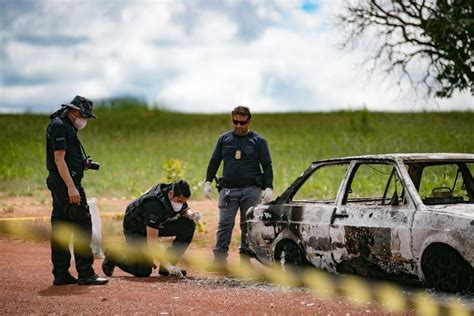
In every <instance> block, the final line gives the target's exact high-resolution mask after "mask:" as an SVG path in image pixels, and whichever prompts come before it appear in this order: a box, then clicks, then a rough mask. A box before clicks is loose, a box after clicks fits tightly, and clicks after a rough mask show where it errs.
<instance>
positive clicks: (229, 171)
mask: <svg viewBox="0 0 474 316" xmlns="http://www.w3.org/2000/svg"><path fill="white" fill-rule="evenodd" d="M251 119H252V115H251V113H250V110H249V108H248V107H246V106H237V107H236V108H234V110H233V111H232V123H233V125H234V128H233V130H231V131H228V132H226V133H224V134H222V135H221V136H220V137H219V139H218V141H217V144H216V146H215V148H214V152H213V153H212V156H211V159H210V161H209V165H208V167H207V174H206V182H205V183H204V195H205V196H206V197H207V198H209V199H210V196H211V182H212V180H213V179H214V178H215V175H216V172H217V170H218V169H219V166H220V164H221V161H224V167H223V178H222V184H221V188H222V189H221V190H220V192H219V200H218V206H219V223H218V228H217V233H216V246H215V247H214V260H215V265H214V266H215V268H216V269H218V270H221V269H225V266H226V264H227V256H228V251H229V244H230V241H231V237H232V230H233V228H234V225H235V216H236V215H237V210H238V209H239V208H240V230H241V238H240V249H239V252H240V259H241V262H242V261H248V260H249V255H250V253H249V249H248V243H247V226H246V221H245V213H246V212H247V210H248V209H249V208H250V207H251V206H254V205H256V204H258V203H260V201H261V200H262V201H263V202H269V201H270V200H271V199H272V188H273V169H272V159H271V156H270V151H269V149H268V145H267V141H266V140H265V139H264V138H263V137H262V136H260V135H259V134H257V133H255V132H253V131H250V129H249V128H250V124H251ZM262 190H263V196H262Z"/></svg>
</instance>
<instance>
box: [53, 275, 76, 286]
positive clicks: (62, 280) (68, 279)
mask: <svg viewBox="0 0 474 316" xmlns="http://www.w3.org/2000/svg"><path fill="white" fill-rule="evenodd" d="M68 284H77V279H76V278H75V277H73V276H72V275H71V274H70V273H69V272H68V273H67V274H65V275H62V276H57V277H54V281H53V285H68Z"/></svg>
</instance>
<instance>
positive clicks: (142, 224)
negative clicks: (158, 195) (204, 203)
mask: <svg viewBox="0 0 474 316" xmlns="http://www.w3.org/2000/svg"><path fill="white" fill-rule="evenodd" d="M169 189H170V186H168V187H165V190H164V191H163V196H165V197H163V198H162V199H147V200H145V201H143V202H142V203H141V205H140V206H137V207H135V208H134V209H133V210H132V209H131V206H132V205H133V204H134V203H135V202H136V201H137V200H139V199H140V198H141V197H140V198H138V199H137V200H135V201H133V202H132V203H130V205H129V206H128V207H127V211H126V212H125V217H124V219H123V228H124V229H125V230H128V231H133V232H135V233H140V234H143V235H144V234H146V226H150V227H152V228H155V229H160V226H161V225H162V224H164V223H165V222H166V221H167V220H168V219H170V218H172V217H175V216H176V215H178V213H176V212H174V211H173V208H172V206H171V203H170V202H169V199H168V196H167V195H168V192H169ZM187 207H188V204H187V203H184V205H183V208H182V209H186V208H187Z"/></svg>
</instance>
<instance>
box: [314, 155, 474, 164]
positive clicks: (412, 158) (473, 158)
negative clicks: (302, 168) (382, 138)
mask: <svg viewBox="0 0 474 316" xmlns="http://www.w3.org/2000/svg"><path fill="white" fill-rule="evenodd" d="M352 160H367V161H370V160H401V161H403V162H423V161H440V160H446V161H468V162H474V154H466V153H393V154H380V155H363V156H349V157H341V158H330V159H323V160H316V161H314V162H313V163H321V162H336V161H352Z"/></svg>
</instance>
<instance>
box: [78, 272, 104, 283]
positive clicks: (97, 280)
mask: <svg viewBox="0 0 474 316" xmlns="http://www.w3.org/2000/svg"><path fill="white" fill-rule="evenodd" d="M108 282H109V280H107V279H106V278H101V277H99V276H98V275H97V274H93V275H91V276H90V277H87V278H79V279H77V284H79V285H104V284H107V283H108Z"/></svg>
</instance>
